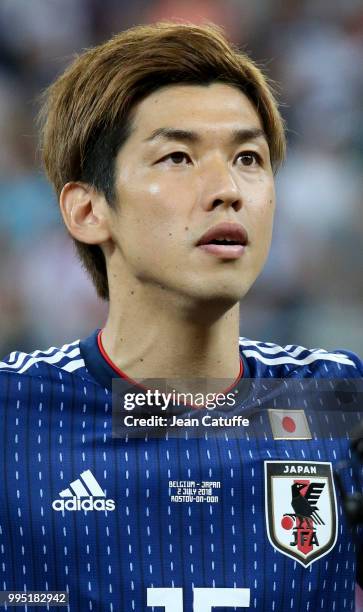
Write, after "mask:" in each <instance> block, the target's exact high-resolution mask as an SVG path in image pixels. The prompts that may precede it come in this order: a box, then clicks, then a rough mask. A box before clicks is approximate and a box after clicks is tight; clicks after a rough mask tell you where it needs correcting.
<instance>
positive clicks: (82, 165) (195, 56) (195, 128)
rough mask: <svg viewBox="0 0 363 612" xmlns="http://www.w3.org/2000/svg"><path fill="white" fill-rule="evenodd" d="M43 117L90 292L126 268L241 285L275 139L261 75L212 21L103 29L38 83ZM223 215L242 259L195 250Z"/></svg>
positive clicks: (150, 276) (193, 286)
mask: <svg viewBox="0 0 363 612" xmlns="http://www.w3.org/2000/svg"><path fill="white" fill-rule="evenodd" d="M43 117H44V119H45V121H44V130H43V154H44V162H45V167H46V170H47V173H48V176H49V178H50V180H51V182H52V183H53V185H54V187H55V189H56V192H57V194H58V195H59V196H61V207H62V212H63V216H64V219H65V222H66V224H67V227H68V229H69V231H70V233H71V234H72V236H73V238H74V239H75V241H76V245H77V248H78V251H79V254H80V256H81V259H82V260H83V263H84V265H85V267H86V269H87V270H88V271H89V273H90V275H91V277H92V279H93V282H94V284H95V286H96V289H97V292H98V294H99V295H100V296H101V297H103V298H108V297H109V287H110V285H111V284H112V282H113V283H114V284H115V283H119V284H120V285H121V286H122V283H123V281H124V280H125V277H126V276H127V277H128V278H129V279H130V278H134V279H136V280H137V281H139V282H141V283H149V284H155V285H159V286H162V287H163V288H166V289H172V290H173V291H176V292H179V293H180V294H185V295H191V296H193V297H198V296H200V297H201V298H202V299H213V297H214V294H215V293H216V291H217V293H218V291H219V292H221V293H222V294H224V293H225V294H226V297H228V296H229V297H230V298H231V300H232V301H233V300H235V299H238V298H239V297H242V295H244V294H245V293H246V292H247V291H248V289H249V287H250V286H251V284H252V283H253V282H254V280H255V278H256V277H257V275H258V273H259V272H260V270H261V268H262V266H263V263H264V261H265V259H266V256H267V252H268V248H269V243H270V237H271V228H272V219H273V208H274V193H273V171H275V170H276V169H277V167H278V165H279V163H280V162H281V161H282V159H283V157H284V151H285V138H284V130H283V123H282V120H281V117H280V115H279V112H278V110H277V106H276V102H275V100H274V97H273V94H272V92H271V89H270V87H269V85H268V83H267V81H266V79H265V78H264V76H263V75H262V73H261V71H260V70H259V69H258V68H257V67H256V66H255V64H254V63H253V62H252V61H251V60H250V59H249V58H248V57H247V56H245V55H244V54H242V53H240V52H239V51H237V50H236V49H234V48H233V47H232V46H231V45H230V44H228V43H227V42H226V40H225V39H224V37H223V36H222V34H221V32H220V31H219V30H218V29H217V28H215V27H210V26H204V27H199V26H194V25H181V24H170V23H164V24H157V25H152V26H140V27H137V28H133V29H131V30H128V31H127V32H123V33H121V34H119V35H117V36H115V37H114V38H113V39H111V40H110V41H108V42H106V43H104V44H103V45H100V46H99V47H96V48H94V49H90V50H88V51H86V52H85V53H83V54H82V55H81V56H80V57H78V58H77V59H76V60H75V61H74V63H73V64H72V65H71V66H70V67H69V68H68V69H67V70H66V72H65V73H64V74H63V75H62V76H61V77H60V78H59V79H58V80H57V81H56V82H55V83H54V84H53V85H52V86H51V87H50V88H49V90H48V92H47V101H46V104H45V106H44V109H43ZM87 199H88V200H89V202H88V204H87V205H86V200H87ZM223 222H228V223H234V224H237V225H240V226H244V227H245V229H246V230H247V232H248V244H247V246H245V249H244V253H243V255H241V256H238V257H236V258H233V257H232V258H229V257H228V256H225V257H224V256H223V255H215V254H211V253H210V252H208V249H207V250H205V249H203V248H201V247H198V246H197V243H198V242H199V239H200V238H201V236H202V235H203V234H204V233H205V232H206V231H207V230H209V229H210V228H212V227H215V225H217V224H219V223H223ZM227 238H228V236H227ZM229 238H230V236H229ZM106 262H107V269H106ZM111 275H112V276H111ZM112 278H113V279H114V280H112Z"/></svg>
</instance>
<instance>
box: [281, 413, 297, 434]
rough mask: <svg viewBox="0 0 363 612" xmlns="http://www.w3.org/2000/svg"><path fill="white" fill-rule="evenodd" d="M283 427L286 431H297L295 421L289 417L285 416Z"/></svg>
mask: <svg viewBox="0 0 363 612" xmlns="http://www.w3.org/2000/svg"><path fill="white" fill-rule="evenodd" d="M282 427H283V428H284V429H286V431H288V432H290V433H292V432H293V431H295V429H296V425H295V421H294V419H292V418H291V417H289V416H285V417H284V418H283V419H282Z"/></svg>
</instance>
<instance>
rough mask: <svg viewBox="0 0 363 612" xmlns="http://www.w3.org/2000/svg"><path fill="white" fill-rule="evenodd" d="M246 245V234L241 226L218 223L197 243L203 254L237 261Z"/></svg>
mask: <svg viewBox="0 0 363 612" xmlns="http://www.w3.org/2000/svg"><path fill="white" fill-rule="evenodd" d="M247 244H248V234H247V231H246V229H245V228H244V227H243V225H239V224H237V223H219V224H218V225H215V226H214V227H212V228H210V229H209V230H208V231H207V232H205V234H203V236H202V237H201V238H200V239H199V241H198V242H197V245H196V246H197V247H198V248H199V249H201V250H203V251H204V252H206V253H208V254H210V255H214V256H217V257H220V258H221V259H238V258H239V257H241V256H242V255H243V253H244V251H245V248H246V246H247Z"/></svg>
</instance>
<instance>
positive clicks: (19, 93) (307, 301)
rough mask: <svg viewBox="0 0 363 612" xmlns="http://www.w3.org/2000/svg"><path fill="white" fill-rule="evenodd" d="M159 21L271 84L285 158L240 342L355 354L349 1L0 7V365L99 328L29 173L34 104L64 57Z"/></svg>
mask: <svg viewBox="0 0 363 612" xmlns="http://www.w3.org/2000/svg"><path fill="white" fill-rule="evenodd" d="M162 18H180V19H185V20H189V21H192V22H195V23H200V22H202V21H204V20H206V19H207V20H210V21H213V22H215V23H218V24H220V25H222V26H224V27H225V29H226V32H227V34H228V36H229V37H230V38H231V39H232V40H233V41H235V42H236V43H238V44H239V45H240V46H241V47H242V48H243V49H245V50H246V51H247V52H249V53H250V54H251V55H252V57H253V58H254V59H255V60H256V61H257V62H258V63H259V64H260V65H262V66H264V67H265V69H266V71H267V74H268V75H269V76H270V77H271V78H272V79H274V80H275V81H277V82H278V83H279V84H280V87H279V90H280V99H281V102H282V107H281V109H282V113H283V115H284V117H285V118H286V121H287V126H288V140H289V151H288V158H287V162H286V164H285V166H284V168H283V169H282V170H281V171H280V173H279V175H278V178H277V194H278V206H277V215H276V222H275V229H274V242H273V247H272V251H271V255H270V258H269V262H268V264H267V266H266V268H265V270H264V272H263V274H262V276H261V277H260V279H259V280H258V281H257V283H256V285H255V287H254V288H253V289H252V290H251V292H250V293H249V295H248V296H247V298H246V299H245V300H244V301H243V304H242V316H241V334H242V335H244V336H248V337H250V338H253V339H261V340H264V341H271V342H276V343H279V344H302V345H304V346H308V347H310V348H313V347H323V348H326V349H334V348H343V347H345V348H348V349H351V350H354V351H356V352H358V353H361V354H362V353H363V350H362V349H363V325H362V316H361V314H362V302H363V299H362V298H363V275H362V242H363V214H362V199H363V173H362V159H363V104H362V101H363V71H362V65H363V61H362V60H363V2H362V0H359V1H358V0H344V2H341V0H329V1H328V0H289V2H286V1H284V0H254V1H253V2H250V1H247V0H246V1H244V0H184V1H183V2H181V1H180V0H133V2H132V3H131V2H126V0H32V1H31V2H29V0H1V3H0V253H1V266H0V332H1V333H0V355H1V356H3V355H5V354H6V353H8V352H10V351H11V350H14V349H20V350H24V351H32V350H35V349H37V348H41V349H42V348H47V347H48V346H50V345H55V346H57V345H59V344H63V343H65V342H69V341H73V340H75V339H77V338H79V337H82V336H85V335H87V334H88V333H89V332H91V331H92V330H93V329H94V328H95V327H99V326H102V325H103V323H104V320H105V316H106V305H105V304H104V303H102V302H100V301H99V300H98V299H97V298H96V295H95V292H94V290H93V288H92V286H91V283H90V281H89V280H88V278H87V277H86V275H85V273H84V272H83V270H82V269H81V267H80V265H79V264H78V262H77V259H76V256H75V254H74V252H73V246H72V242H71V241H70V239H69V238H68V236H67V235H66V232H65V230H64V229H63V227H62V224H61V221H60V215H59V212H58V205H57V202H56V200H55V197H54V195H53V193H52V190H51V187H50V186H48V184H47V182H46V180H45V178H44V176H43V174H42V171H41V168H40V165H39V155H38V153H37V146H38V142H37V127H36V123H35V117H36V115H37V112H38V106H39V94H40V92H41V91H42V90H43V89H44V88H45V87H46V86H47V85H48V84H49V83H50V81H52V80H53V79H54V78H55V77H56V76H57V75H58V74H59V73H60V72H61V71H62V70H63V68H64V67H65V66H66V64H67V63H68V62H69V61H70V59H71V58H72V56H73V54H74V53H76V52H79V51H81V50H82V49H83V48H85V47H88V46H92V45H94V44H96V43H99V42H102V41H103V40H105V39H106V38H108V37H109V36H110V35H111V34H113V33H116V32H118V31H120V30H123V29H125V28H128V27H130V26H132V25H134V24H138V23H146V22H153V21H157V20H160V19H162Z"/></svg>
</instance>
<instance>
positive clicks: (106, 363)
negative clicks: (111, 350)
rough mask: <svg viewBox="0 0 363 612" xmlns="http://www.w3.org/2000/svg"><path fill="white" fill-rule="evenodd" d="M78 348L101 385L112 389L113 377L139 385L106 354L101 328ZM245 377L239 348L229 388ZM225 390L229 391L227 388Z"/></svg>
mask: <svg viewBox="0 0 363 612" xmlns="http://www.w3.org/2000/svg"><path fill="white" fill-rule="evenodd" d="M80 350H81V354H82V357H83V359H84V362H85V364H86V368H87V370H88V372H89V373H90V374H91V376H92V377H93V378H94V379H95V380H96V381H97V382H98V383H99V384H100V385H101V386H103V387H105V388H107V389H112V380H114V379H118V380H124V381H125V384H127V385H130V383H131V384H133V385H135V386H139V385H138V383H136V382H135V381H134V380H132V379H131V378H129V377H128V376H127V374H125V372H123V371H122V370H120V368H118V367H117V366H116V365H115V364H114V363H113V362H112V360H111V359H110V357H109V356H108V355H107V353H106V351H105V349H104V347H103V345H102V330H100V329H96V330H95V331H94V332H93V333H92V334H91V335H90V336H88V338H85V339H84V340H81V342H80ZM245 378H249V368H248V364H247V361H246V359H245V357H244V355H243V353H242V351H241V348H240V373H239V376H238V377H237V378H236V380H235V381H234V383H233V385H231V387H230V388H231V389H233V388H235V387H237V386H238V383H239V382H240V381H241V380H242V379H245ZM226 391H229V389H227V390H225V392H226Z"/></svg>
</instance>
